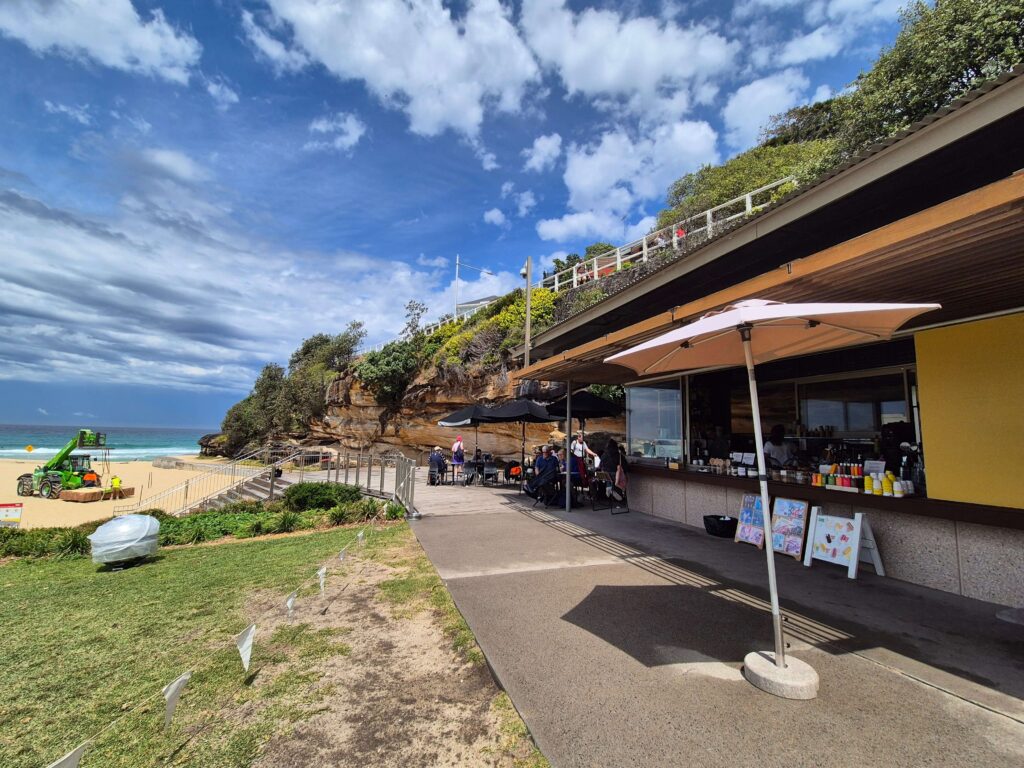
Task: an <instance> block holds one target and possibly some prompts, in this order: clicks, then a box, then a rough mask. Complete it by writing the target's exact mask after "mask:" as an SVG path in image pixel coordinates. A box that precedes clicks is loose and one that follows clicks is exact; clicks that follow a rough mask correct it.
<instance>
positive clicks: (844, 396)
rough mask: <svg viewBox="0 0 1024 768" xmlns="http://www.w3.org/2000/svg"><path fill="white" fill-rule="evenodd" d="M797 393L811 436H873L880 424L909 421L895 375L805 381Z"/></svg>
mask: <svg viewBox="0 0 1024 768" xmlns="http://www.w3.org/2000/svg"><path fill="white" fill-rule="evenodd" d="M799 391H800V417H801V421H802V422H803V424H804V426H805V427H806V428H807V429H808V430H811V431H812V433H814V432H817V433H821V434H829V435H837V436H838V435H848V436H859V437H874V436H875V435H877V434H878V432H879V431H880V430H881V428H882V426H883V425H886V424H895V423H900V422H903V423H906V422H908V421H909V414H908V413H907V403H906V399H905V396H904V393H903V376H902V375H901V374H898V373H897V374H885V375H882V376H865V377H863V378H856V379H837V380H833V381H816V382H809V383H806V384H801V385H800V387H799Z"/></svg>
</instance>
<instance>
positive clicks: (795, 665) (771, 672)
mask: <svg viewBox="0 0 1024 768" xmlns="http://www.w3.org/2000/svg"><path fill="white" fill-rule="evenodd" d="M743 676H744V677H745V678H747V682H749V683H750V684H751V685H753V686H756V687H757V688H760V689H761V690H762V691H765V692H766V693H770V694H773V695H775V696H779V697H781V698H783V699H813V698H815V697H816V696H817V695H818V673H817V672H815V671H814V669H813V668H812V667H811V665H810V664H808V663H807V662H804V661H800V659H797V658H794V657H792V656H789V655H787V656H786V666H784V667H777V666H775V654H774V653H772V652H771V651H752V652H751V653H748V654H747V655H746V657H745V658H744V659H743Z"/></svg>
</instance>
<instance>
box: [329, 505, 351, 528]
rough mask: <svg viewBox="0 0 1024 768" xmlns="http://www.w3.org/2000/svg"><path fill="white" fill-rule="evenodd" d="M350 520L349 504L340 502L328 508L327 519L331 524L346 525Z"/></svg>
mask: <svg viewBox="0 0 1024 768" xmlns="http://www.w3.org/2000/svg"><path fill="white" fill-rule="evenodd" d="M349 520H350V513H349V508H348V505H347V504H338V505H337V506H336V507H332V508H331V509H329V510H327V521H328V522H329V523H330V524H331V525H344V524H345V523H347V522H349Z"/></svg>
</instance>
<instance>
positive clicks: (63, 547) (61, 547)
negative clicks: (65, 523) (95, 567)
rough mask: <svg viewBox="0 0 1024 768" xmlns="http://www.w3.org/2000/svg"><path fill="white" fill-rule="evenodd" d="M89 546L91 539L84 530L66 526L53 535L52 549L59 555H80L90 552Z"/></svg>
mask: <svg viewBox="0 0 1024 768" xmlns="http://www.w3.org/2000/svg"><path fill="white" fill-rule="evenodd" d="M89 547H90V545H89V539H88V537H87V536H86V535H85V532H84V531H81V530H79V529H77V528H64V529H61V530H59V531H58V532H57V535H56V536H54V537H53V540H52V543H51V545H50V551H51V552H52V553H53V554H55V555H56V556H57V557H80V556H81V555H87V554H89Z"/></svg>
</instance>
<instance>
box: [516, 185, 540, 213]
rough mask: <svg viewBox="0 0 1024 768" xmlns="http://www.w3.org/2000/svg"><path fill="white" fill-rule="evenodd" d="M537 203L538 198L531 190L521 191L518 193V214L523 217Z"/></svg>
mask: <svg viewBox="0 0 1024 768" xmlns="http://www.w3.org/2000/svg"><path fill="white" fill-rule="evenodd" d="M536 205H537V198H536V197H534V194H533V192H532V191H531V190H529V189H528V190H526V191H525V192H520V193H519V194H517V195H516V216H518V217H519V218H522V217H523V216H525V215H526V214H528V213H529V212H530V211H532V210H533V209H534V207H535V206H536Z"/></svg>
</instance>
